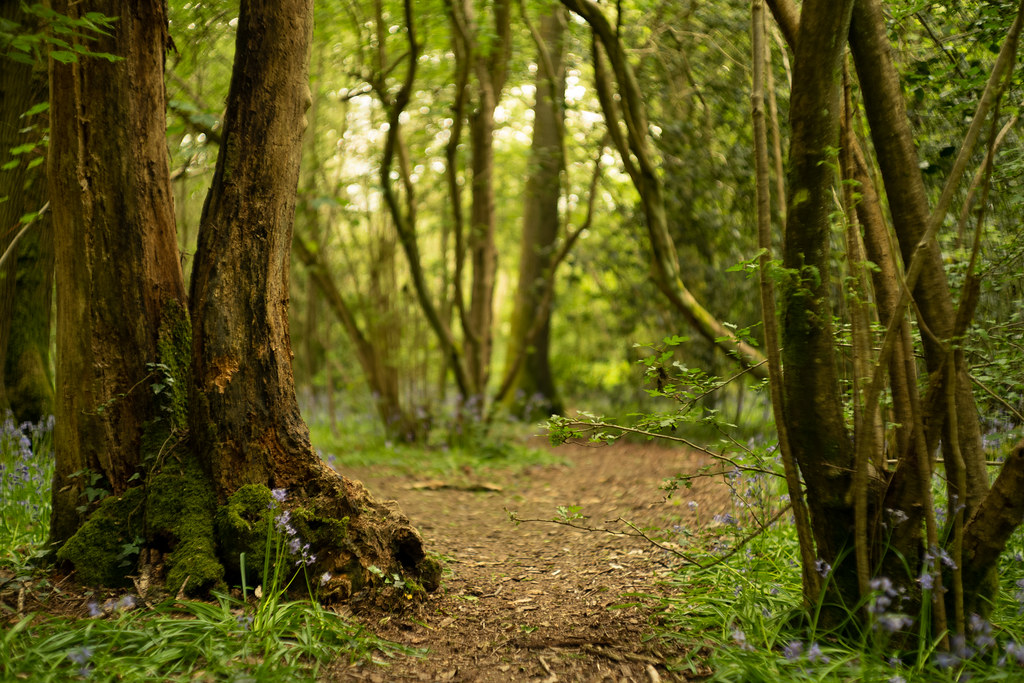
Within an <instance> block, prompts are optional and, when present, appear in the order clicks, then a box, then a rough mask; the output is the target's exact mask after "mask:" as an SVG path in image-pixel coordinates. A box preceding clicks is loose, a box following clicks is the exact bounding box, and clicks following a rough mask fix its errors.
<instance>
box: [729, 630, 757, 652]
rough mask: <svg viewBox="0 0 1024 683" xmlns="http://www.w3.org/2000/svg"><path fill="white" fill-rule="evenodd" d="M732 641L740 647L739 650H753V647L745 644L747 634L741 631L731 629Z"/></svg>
mask: <svg viewBox="0 0 1024 683" xmlns="http://www.w3.org/2000/svg"><path fill="white" fill-rule="evenodd" d="M732 639H733V641H735V643H736V644H737V645H739V646H740V649H741V650H753V649H754V646H753V645H751V644H750V643H748V642H747V634H746V633H744V632H743V631H742V630H741V629H738V628H737V629H733V631H732Z"/></svg>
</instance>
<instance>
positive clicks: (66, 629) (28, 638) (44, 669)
mask: <svg viewBox="0 0 1024 683" xmlns="http://www.w3.org/2000/svg"><path fill="white" fill-rule="evenodd" d="M109 602H111V603H114V601H113V600H111V601H109ZM134 605H135V601H134V600H131V599H130V598H129V597H128V596H125V597H124V598H122V599H121V600H119V601H117V603H116V604H113V605H111V607H112V609H110V610H109V611H110V612H111V613H112V614H111V616H104V612H106V611H107V610H102V609H101V608H100V606H99V605H97V604H95V603H93V604H92V605H91V610H92V611H93V612H94V613H96V617H94V618H90V619H66V618H52V617H51V618H46V617H43V618H40V617H39V616H38V615H35V614H29V615H26V616H25V617H23V618H22V619H21V620H20V621H18V622H17V623H15V624H14V626H13V627H11V628H10V629H8V630H7V631H6V632H4V633H3V634H2V635H0V678H3V680H19V679H24V680H32V681H41V682H42V681H66V680H73V679H79V678H83V679H84V678H88V679H89V680H96V681H118V680H182V681H186V680H197V679H203V680H232V681H241V680H258V681H314V680H322V679H323V677H324V676H325V675H327V674H326V672H327V671H328V668H327V665H328V664H329V663H330V662H333V661H336V660H339V659H340V660H342V661H347V662H353V663H354V662H371V661H374V662H376V663H378V664H384V665H386V663H387V659H388V658H393V657H395V656H401V655H415V654H418V652H417V651H415V650H411V649H409V648H405V647H403V646H400V645H396V644H394V643H389V642H387V641H383V640H380V639H379V638H376V637H375V636H373V635H372V634H369V633H367V632H365V631H364V630H363V629H362V627H360V626H356V625H353V624H350V623H349V622H348V621H346V620H345V619H344V618H343V617H341V616H339V615H338V614H335V613H334V612H329V611H327V610H324V609H323V608H321V607H320V606H318V605H317V604H316V603H310V602H290V603H280V604H277V605H276V606H275V609H274V610H273V613H272V614H269V613H268V614H267V616H268V618H267V619H264V620H263V621H262V622H261V624H259V626H257V623H256V621H255V620H254V619H253V617H252V616H251V614H250V613H249V607H248V605H247V604H246V603H244V602H241V601H238V600H233V599H231V598H228V597H226V596H223V595H222V596H219V597H218V598H217V601H216V602H215V603H208V602H194V601H178V600H168V601H166V602H162V603H159V604H157V605H154V606H153V607H152V608H146V609H132V607H134Z"/></svg>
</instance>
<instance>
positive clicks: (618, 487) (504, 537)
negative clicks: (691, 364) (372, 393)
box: [325, 443, 729, 683]
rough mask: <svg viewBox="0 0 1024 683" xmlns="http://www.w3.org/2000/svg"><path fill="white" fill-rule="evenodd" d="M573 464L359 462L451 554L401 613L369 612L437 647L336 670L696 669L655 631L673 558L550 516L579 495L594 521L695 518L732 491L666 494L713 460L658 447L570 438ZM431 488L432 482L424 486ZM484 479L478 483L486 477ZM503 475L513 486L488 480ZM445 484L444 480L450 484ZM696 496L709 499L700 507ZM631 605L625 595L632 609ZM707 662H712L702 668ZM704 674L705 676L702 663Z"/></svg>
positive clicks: (580, 674)
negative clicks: (392, 469) (679, 662)
mask: <svg viewBox="0 0 1024 683" xmlns="http://www.w3.org/2000/svg"><path fill="white" fill-rule="evenodd" d="M556 455H558V456H561V457H562V458H564V459H565V460H566V461H567V463H566V464H565V465H553V466H545V467H534V468H531V469H529V470H527V471H524V472H521V473H517V474H512V473H501V472H498V473H497V474H495V473H494V472H487V473H481V474H479V475H478V474H477V473H475V472H464V473H463V474H465V475H466V476H465V477H461V476H460V477H459V479H460V481H459V482H457V483H456V482H440V481H437V482H420V481H416V480H413V479H409V478H395V477H391V478H381V477H380V476H379V475H375V473H374V472H373V471H351V472H346V475H348V476H353V477H355V478H358V479H361V480H362V481H363V482H364V483H366V484H367V486H369V487H370V489H371V490H372V491H374V492H375V493H376V494H377V495H378V496H380V497H385V498H394V499H396V500H398V501H399V502H400V504H401V506H402V509H403V510H404V512H405V513H406V514H407V515H408V516H409V518H410V519H411V520H412V521H413V523H414V524H415V525H417V526H418V528H419V529H420V530H421V532H422V534H423V536H424V538H425V540H426V542H427V546H428V547H429V548H430V549H431V550H433V551H434V552H436V553H439V554H441V555H443V556H445V557H446V558H447V559H448V569H449V570H450V573H446V575H445V578H444V580H443V583H442V586H441V588H440V589H439V590H438V591H437V592H436V593H434V594H432V595H430V596H429V597H428V598H427V599H426V601H425V602H423V603H421V604H417V605H410V607H409V609H408V610H407V611H406V612H405V613H404V614H400V615H383V614H372V613H363V614H359V613H358V610H357V616H359V617H360V618H361V619H362V620H363V621H364V623H366V625H367V626H368V627H370V628H371V629H372V630H374V631H376V632H377V633H379V634H380V635H381V636H383V637H385V638H388V639H389V640H392V641H395V642H400V643H404V644H407V645H410V646H413V647H416V648H425V649H426V650H427V653H426V655H425V656H424V657H422V658H404V659H399V660H397V661H393V662H392V663H391V665H390V666H388V667H386V668H383V667H375V666H369V667H340V668H337V667H336V668H334V669H332V670H329V671H327V672H325V674H326V677H327V678H329V679H334V680H369V681H480V682H491V681H495V682H496V681H545V682H546V683H556V682H557V681H615V682H620V681H637V682H641V681H646V682H653V681H659V680H686V679H685V678H684V677H683V676H682V675H681V674H678V673H673V672H670V671H669V670H668V669H667V668H666V662H667V661H670V660H671V659H673V658H678V657H679V656H680V654H682V653H681V652H679V651H672V650H671V647H672V646H670V645H667V644H666V643H664V642H662V641H659V640H658V639H657V638H653V637H652V636H653V632H652V628H651V620H652V616H653V615H654V602H655V601H654V600H652V599H649V598H648V599H645V598H642V597H638V596H637V595H636V594H646V595H655V594H658V593H659V592H661V591H664V590H666V589H665V588H664V587H663V586H661V585H659V581H658V579H659V575H663V574H664V573H665V572H666V571H667V569H666V566H668V565H670V564H671V563H672V562H673V558H672V556H671V555H670V554H669V553H667V552H666V551H664V550H661V549H659V548H657V547H655V546H654V545H652V544H650V543H648V542H646V541H644V540H643V539H639V538H631V537H624V536H613V535H609V534H604V533H595V532H586V531H580V530H576V529H572V528H568V527H566V526H561V525H555V524H550V523H541V522H524V523H522V524H519V525H515V524H513V523H511V522H510V521H509V517H508V513H507V511H515V512H517V513H518V515H519V517H520V518H522V519H541V520H549V519H552V518H553V517H555V516H556V514H557V512H556V508H557V507H558V506H560V505H566V506H569V505H579V506H581V508H582V510H581V512H582V514H584V515H587V517H588V519H586V520H585V521H584V522H583V523H585V524H587V525H589V526H592V527H596V526H600V527H607V528H612V529H615V530H618V531H628V528H627V527H626V526H625V525H623V524H622V523H621V522H617V521H615V520H618V519H619V518H622V519H626V520H630V521H631V522H633V523H635V524H636V525H637V526H638V527H641V528H642V527H644V526H648V525H649V526H651V527H660V528H671V527H672V526H673V525H678V524H683V525H686V526H693V525H696V524H697V523H698V521H699V520H708V519H710V518H711V515H712V514H714V513H715V512H720V511H724V510H726V509H728V505H729V502H728V497H729V491H728V489H727V488H725V487H724V486H723V485H722V484H720V483H718V482H717V481H716V480H709V479H702V480H700V481H698V482H697V483H695V484H694V486H693V488H692V489H690V490H688V491H681V492H679V493H677V494H676V495H675V496H673V497H672V498H670V499H668V500H666V497H665V494H664V492H663V491H661V490H660V486H661V484H662V483H663V481H664V480H665V479H667V478H670V477H672V476H673V475H675V474H678V473H680V472H690V473H692V472H695V471H696V470H697V469H698V468H699V467H701V466H703V465H705V464H707V463H706V460H705V459H704V458H703V457H701V456H697V455H694V454H692V453H688V452H685V451H679V450H666V449H662V448H657V447H653V446H650V445H639V444H627V443H617V444H614V445H611V446H605V447H587V446H563V447H561V448H560V449H558V450H557V451H556ZM424 485H426V487H424ZM474 485H475V486H479V487H480V490H468V489H469V488H471V487H472V486H474ZM492 485H496V486H497V487H500V490H486V487H487V486H492ZM442 486H444V488H441V487H442ZM689 501H696V503H697V504H698V507H697V510H698V513H699V516H698V514H697V513H694V512H693V511H692V510H691V509H690V507H689V505H688V502H689ZM623 605H625V606H623ZM701 673H704V672H701ZM690 675H691V676H693V673H692V672H691V673H690Z"/></svg>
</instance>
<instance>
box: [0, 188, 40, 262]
mask: <svg viewBox="0 0 1024 683" xmlns="http://www.w3.org/2000/svg"><path fill="white" fill-rule="evenodd" d="M49 208H50V202H46V203H45V204H43V208H41V209H39V211H37V212H36V215H35V217H33V218H32V220H30V221H28V222H26V223H25V226H24V227H23V228H22V229H21V230H19V231H18V234H17V235H15V236H14V239H12V240H11V243H10V244H8V245H7V249H5V250H4V255H3V256H0V268H2V267H3V265H4V263H5V262H6V261H7V259H8V258H10V256H11V254H13V253H14V247H15V245H16V244H18V240H20V239H21V238H22V236H23V235H24V234H25V233H26V232H28V229H29V228H30V227H32V224H33V223H35V222H36V221H38V220H39V219H40V217H42V215H43V214H44V213H46V211H47V210H48V209H49ZM12 229H13V228H12Z"/></svg>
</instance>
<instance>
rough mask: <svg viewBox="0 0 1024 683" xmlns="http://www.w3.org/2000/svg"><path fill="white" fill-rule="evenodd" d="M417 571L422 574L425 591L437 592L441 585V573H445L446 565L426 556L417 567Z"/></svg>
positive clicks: (421, 579) (421, 580)
mask: <svg viewBox="0 0 1024 683" xmlns="http://www.w3.org/2000/svg"><path fill="white" fill-rule="evenodd" d="M416 570H417V571H418V572H419V573H420V583H422V584H423V588H424V589H425V590H427V591H435V590H437V588H438V586H440V585H441V573H442V572H443V571H444V565H443V564H441V562H440V560H438V559H437V558H436V557H432V556H431V555H429V554H428V555H426V556H425V557H424V558H423V559H422V560H420V561H419V564H417V565H416Z"/></svg>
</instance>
